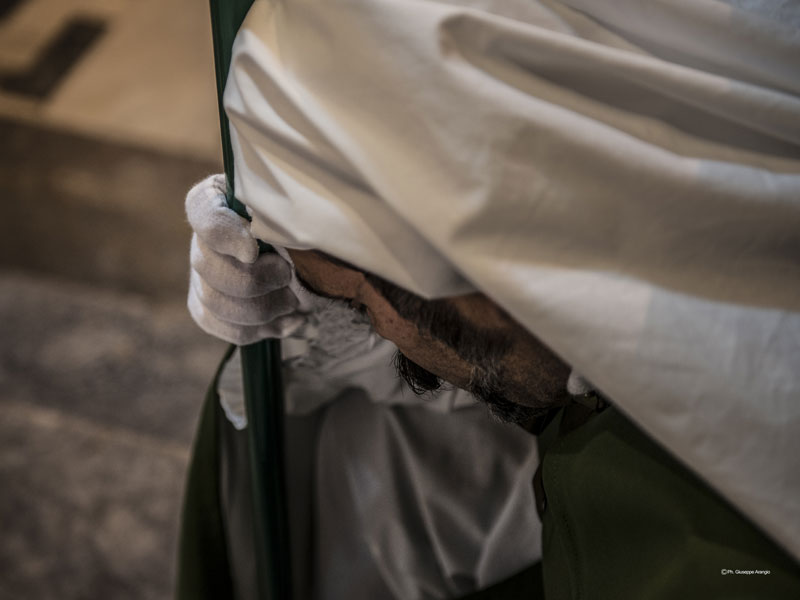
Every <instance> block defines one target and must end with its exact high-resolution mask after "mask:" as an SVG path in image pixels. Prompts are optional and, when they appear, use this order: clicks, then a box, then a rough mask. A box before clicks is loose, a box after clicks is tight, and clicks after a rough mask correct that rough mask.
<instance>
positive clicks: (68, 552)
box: [0, 0, 223, 600]
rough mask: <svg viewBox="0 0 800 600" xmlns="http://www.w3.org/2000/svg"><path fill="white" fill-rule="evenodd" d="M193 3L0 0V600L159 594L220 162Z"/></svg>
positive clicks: (200, 22) (186, 436)
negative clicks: (197, 254) (202, 219)
mask: <svg viewBox="0 0 800 600" xmlns="http://www.w3.org/2000/svg"><path fill="white" fill-rule="evenodd" d="M208 15H209V13H208V4H207V2H204V1H203V0H0V193H2V211H3V212H2V216H0V599H2V600H5V599H22V598H24V599H26V600H30V599H43V598H59V599H72V598H81V599H83V598H88V599H94V598H103V599H106V598H114V599H115V600H121V599H127V598H148V599H149V598H169V597H170V595H171V592H172V586H173V579H174V572H175V551H176V539H177V529H178V516H179V512H180V504H181V494H182V487H183V480H184V475H185V470H186V466H187V461H188V458H189V453H190V447H191V441H192V436H193V431H194V426H195V424H196V420H197V417H198V414H199V409H200V404H201V401H202V397H203V394H204V391H205V387H206V385H207V383H208V381H209V379H210V378H211V375H212V373H213V369H214V367H215V365H216V362H217V360H218V358H219V357H220V355H221V353H222V351H223V344H222V343H220V342H216V341H214V340H212V339H211V338H209V337H208V336H206V335H205V334H203V333H202V332H201V331H199V329H197V328H196V327H195V326H194V325H193V323H192V321H191V320H190V318H189V316H188V313H187V312H186V309H185V308H184V297H185V291H186V286H187V277H188V241H189V233H190V232H189V228H188V225H187V224H186V222H185V217H184V213H183V199H184V196H185V193H186V191H187V189H188V188H189V187H190V186H191V185H192V184H193V183H194V182H196V181H198V180H199V179H201V178H202V177H204V176H205V175H207V174H210V173H213V172H219V171H221V159H220V151H219V137H218V120H217V119H218V117H217V105H216V92H215V88H214V66H213V58H212V51H211V31H210V25H209V16H208Z"/></svg>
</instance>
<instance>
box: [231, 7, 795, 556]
mask: <svg viewBox="0 0 800 600" xmlns="http://www.w3.org/2000/svg"><path fill="white" fill-rule="evenodd" d="M798 32H800V3H798V2H771V1H767V0H764V1H763V2H759V1H747V0H737V1H721V0H669V1H667V0H649V1H644V2H642V1H640V0H614V1H611V0H565V1H557V0H542V1H539V2H537V1H534V0H495V1H491V0H486V1H478V0H475V1H462V2H434V1H426V0H404V1H402V2H401V1H399V0H328V1H326V2H313V1H310V0H285V1H277V0H272V1H270V0H256V2H255V4H254V5H253V8H252V10H251V12H250V14H249V15H248V18H247V20H246V21H245V23H244V26H243V27H242V29H241V30H240V32H239V35H238V38H237V41H236V45H235V48H234V57H233V61H232V64H231V71H230V77H229V81H228V86H227V89H226V95H225V106H226V109H227V112H228V115H229V117H230V122H231V125H232V128H233V140H234V153H235V162H236V177H235V190H236V194H237V196H238V197H239V198H241V199H242V200H243V201H244V202H245V203H246V204H247V205H248V206H249V207H250V208H251V209H252V211H253V214H254V224H253V231H254V232H255V234H256V235H258V236H259V237H261V238H262V239H265V240H267V241H270V242H274V243H276V244H279V245H282V246H288V247H296V248H302V247H306V248H307V247H314V248H320V249H322V250H325V251H326V252H329V253H331V254H333V255H335V256H338V257H340V258H342V259H345V260H347V261H350V262H352V263H354V264H356V265H358V266H360V267H362V268H365V269H369V270H371V271H373V272H375V273H377V274H380V275H382V276H384V277H386V278H388V279H391V280H393V281H395V282H396V283H398V284H400V285H402V286H404V287H406V288H408V289H411V290H414V291H416V292H418V293H420V294H422V295H424V296H427V297H437V296H447V295H454V294H459V293H463V292H466V291H469V290H473V289H479V290H482V291H483V292H485V293H486V294H488V295H489V296H491V297H492V298H493V299H494V300H495V301H497V302H498V303H499V304H500V305H502V306H503V307H504V308H506V309H507V310H508V311H509V312H510V313H511V314H512V315H513V316H514V317H515V318H516V319H517V320H518V321H519V322H520V323H522V324H523V325H524V326H525V327H527V328H528V329H529V330H530V331H531V332H533V333H534V334H536V335H537V336H538V337H540V338H541V339H542V340H543V341H545V342H546V343H547V344H548V345H549V346H550V347H552V348H553V349H554V350H555V351H556V352H557V353H559V354H560V355H561V356H562V357H563V358H564V359H565V360H566V361H567V362H569V363H570V364H571V365H573V366H574V367H575V368H576V369H577V370H578V371H580V372H581V373H582V374H583V375H585V376H586V377H587V378H588V379H589V380H590V381H592V382H593V383H594V384H595V385H597V386H598V387H599V388H600V389H601V390H602V391H603V392H604V393H605V394H607V395H608V396H609V397H610V398H612V399H613V401H614V402H615V403H616V404H617V405H618V406H619V407H620V408H621V409H622V410H624V411H626V412H627V413H628V415H629V416H631V417H632V418H633V419H634V420H635V421H636V422H637V423H638V424H639V425H641V426H642V427H643V428H644V429H645V430H646V431H648V432H649V433H650V434H651V435H652V436H653V437H654V438H655V439H656V440H658V441H659V442H661V443H662V444H663V445H665V446H666V447H667V448H668V449H670V450H671V451H672V452H673V453H674V454H675V455H676V456H678V457H679V458H680V459H681V460H683V461H684V462H685V463H686V464H688V465H690V466H691V467H692V468H693V469H694V470H695V471H696V472H697V473H699V474H700V475H701V476H702V477H704V478H705V479H706V480H707V481H708V482H710V483H711V484H712V485H713V486H714V487H715V488H716V489H717V490H719V491H720V492H721V493H722V494H724V495H725V496H726V497H727V498H728V499H729V500H730V501H731V502H733V503H734V504H735V505H736V506H738V507H739V508H740V509H741V510H743V511H744V512H745V513H746V514H748V515H750V516H751V517H752V519H754V521H755V522H757V523H758V524H759V525H760V526H761V527H762V528H763V529H764V530H765V531H766V532H767V533H768V534H770V535H771V536H772V537H773V538H774V539H776V540H777V541H778V542H779V543H781V544H783V545H784V546H785V547H786V548H787V549H788V550H789V551H790V552H792V553H793V554H794V555H795V556H796V557H799V558H800V502H798V501H797V499H798V498H800V97H798V96H800V67H799V66H798V64H800V62H799V61H798V57H800V34H799V33H798Z"/></svg>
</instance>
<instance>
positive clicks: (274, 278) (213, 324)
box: [186, 175, 306, 346]
mask: <svg viewBox="0 0 800 600" xmlns="http://www.w3.org/2000/svg"><path fill="white" fill-rule="evenodd" d="M186 216H187V217H188V219H189V224H190V225H191V226H192V229H193V230H194V235H192V246H191V254H190V258H191V276H190V282H189V298H188V302H187V304H188V307H189V312H190V313H191V315H192V318H193V319H194V320H195V322H196V323H197V324H198V325H199V326H200V328H201V329H203V330H204V331H206V332H207V333H210V334H211V335H213V336H215V337H218V338H221V339H223V340H225V341H227V342H231V343H233V344H237V345H239V346H243V345H247V344H252V343H254V342H257V341H260V340H263V339H266V338H282V337H286V336H287V335H290V334H291V333H292V332H294V331H295V330H297V329H298V328H299V327H301V326H302V325H303V323H305V321H306V315H305V314H303V313H302V312H300V311H298V310H297V308H298V300H297V297H296V296H295V294H294V293H293V292H292V291H291V290H290V289H289V287H288V286H289V284H290V282H291V280H292V267H291V265H290V264H289V263H288V262H287V261H286V260H284V259H283V258H281V257H280V256H279V255H278V254H275V253H272V252H269V253H265V254H259V249H258V242H257V241H256V239H255V238H254V237H253V236H252V235H251V234H250V224H249V223H248V222H247V219H244V218H242V217H240V216H239V215H237V214H236V213H235V212H234V211H232V210H231V209H229V208H228V205H227V203H226V201H225V176H224V175H212V176H211V177H208V178H206V179H204V180H203V181H201V182H200V183H198V184H197V185H195V186H194V187H193V188H192V189H191V190H189V193H188V194H187V196H186Z"/></svg>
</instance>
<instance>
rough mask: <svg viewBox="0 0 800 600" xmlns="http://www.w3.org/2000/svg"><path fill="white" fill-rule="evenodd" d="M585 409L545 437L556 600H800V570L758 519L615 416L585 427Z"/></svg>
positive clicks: (549, 580) (551, 590)
mask: <svg viewBox="0 0 800 600" xmlns="http://www.w3.org/2000/svg"><path fill="white" fill-rule="evenodd" d="M581 410H583V409H582V407H575V406H573V407H571V408H570V409H569V410H568V411H566V413H562V415H561V416H560V417H559V418H557V419H556V420H555V421H554V422H553V423H551V424H550V425H549V427H548V429H547V430H546V431H545V434H544V436H543V438H544V441H545V442H547V441H548V439H550V440H552V439H553V438H557V439H556V440H555V441H553V442H551V443H550V444H549V448H547V450H546V452H545V454H544V460H543V461H542V472H541V480H542V487H543V491H544V495H545V499H544V501H543V502H540V504H544V505H545V508H544V512H543V523H544V533H543V556H544V566H543V574H544V586H545V597H546V598H547V600H567V599H570V600H578V599H580V600H628V599H630V600H694V599H697V600H716V599H719V600H723V599H724V600H731V599H742V600H744V599H751V600H783V599H786V600H797V599H798V598H800V567H799V566H798V564H797V563H796V562H795V561H794V560H793V559H792V558H791V557H789V556H788V555H787V554H786V553H785V552H784V551H783V550H782V549H781V548H779V547H778V546H777V545H775V544H774V543H773V542H772V541H771V540H769V539H768V538H767V537H766V536H765V535H764V534H763V533H761V531H759V530H758V529H757V528H756V527H755V526H754V525H752V524H751V523H750V521H749V520H747V519H746V518H745V517H743V516H742V515H741V514H740V513H739V512H738V511H737V510H735V509H734V508H733V507H732V506H731V505H730V504H728V502H726V501H725V500H724V499H723V498H722V497H720V496H719V495H718V494H717V493H715V492H714V491H712V490H711V489H710V488H709V487H708V485H706V484H705V483H704V482H703V481H702V480H700V479H699V478H698V477H697V476H695V475H694V474H693V473H691V472H690V471H689V470H688V469H686V468H685V467H684V466H682V465H681V464H679V463H678V462H677V461H676V460H675V459H674V458H672V456H670V455H669V454H668V453H667V452H666V451H665V450H664V449H662V448H661V447H660V446H658V445H657V444H655V443H654V442H653V441H652V440H650V438H648V437H647V436H646V435H645V434H643V433H642V432H641V431H639V429H637V428H636V427H635V426H634V425H633V424H632V423H631V422H630V421H629V420H628V419H626V418H625V417H624V416H623V415H622V414H621V413H619V411H617V410H616V409H614V408H613V407H612V408H607V409H606V410H604V411H603V412H601V413H600V414H597V415H596V416H593V417H591V418H590V419H588V420H587V421H586V422H584V423H583V424H580V425H578V426H575V424H576V422H580V421H581V420H584V419H578V420H577V421H576V420H575V419H574V416H575V412H576V411H577V412H580V411H581ZM564 414H566V417H564ZM569 421H572V424H569V425H568V424H567V423H568V422H569ZM559 429H560V431H559ZM539 496H541V492H540V493H539ZM723 570H725V571H726V573H727V571H728V570H730V571H733V573H731V574H723ZM736 570H739V571H749V570H753V571H756V570H759V571H769V574H768V575H762V574H755V573H754V574H751V575H746V574H739V575H737V574H736V573H735V571H736Z"/></svg>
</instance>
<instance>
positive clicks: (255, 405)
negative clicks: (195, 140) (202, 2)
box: [210, 0, 292, 600]
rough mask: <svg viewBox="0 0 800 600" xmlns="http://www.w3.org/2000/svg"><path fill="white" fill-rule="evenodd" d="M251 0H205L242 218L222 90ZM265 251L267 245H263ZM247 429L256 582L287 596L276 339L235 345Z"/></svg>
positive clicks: (227, 158)
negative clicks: (209, 19) (241, 376)
mask: <svg viewBox="0 0 800 600" xmlns="http://www.w3.org/2000/svg"><path fill="white" fill-rule="evenodd" d="M252 3H253V0H210V4H211V25H212V33H213V41H214V63H215V67H216V80H217V101H218V104H219V120H220V132H221V134H222V152H223V161H224V165H225V176H226V178H227V180H228V190H227V194H226V196H227V199H228V205H229V206H230V207H231V208H232V209H233V210H235V211H236V212H237V213H239V214H240V215H242V216H243V217H245V218H247V212H246V211H245V209H244V205H243V204H242V203H241V202H239V201H238V200H237V199H236V197H235V196H234V190H233V189H232V185H233V167H234V165H233V150H232V148H231V141H230V129H229V127H228V119H227V117H226V116H225V110H224V107H223V103H222V94H223V92H224V90H225V82H226V80H227V78H228V68H229V66H230V62H231V49H232V47H233V39H234V37H236V33H237V31H238V30H239V27H240V26H241V24H242V21H243V20H244V18H245V16H246V15H247V11H248V10H249V8H250V6H251V4H252ZM263 249H264V250H265V251H269V247H268V246H266V245H264V248H263ZM241 356H242V371H243V378H244V381H243V383H244V395H245V404H246V407H247V420H248V426H247V432H248V445H249V449H250V467H251V477H252V483H253V486H252V487H253V506H254V515H253V526H254V530H255V536H254V538H255V545H256V547H255V552H256V561H257V562H256V564H257V565H258V567H257V575H258V586H259V597H260V598H263V599H264V600H291V597H292V591H291V564H290V549H289V528H288V510H287V505H286V477H285V473H284V464H285V463H284V460H283V455H284V446H283V388H282V384H281V351H280V342H278V340H267V341H263V342H258V343H255V344H251V345H249V346H243V347H242V348H241Z"/></svg>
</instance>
